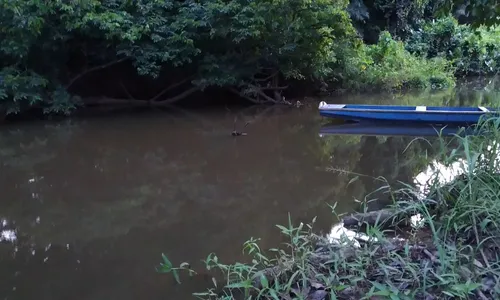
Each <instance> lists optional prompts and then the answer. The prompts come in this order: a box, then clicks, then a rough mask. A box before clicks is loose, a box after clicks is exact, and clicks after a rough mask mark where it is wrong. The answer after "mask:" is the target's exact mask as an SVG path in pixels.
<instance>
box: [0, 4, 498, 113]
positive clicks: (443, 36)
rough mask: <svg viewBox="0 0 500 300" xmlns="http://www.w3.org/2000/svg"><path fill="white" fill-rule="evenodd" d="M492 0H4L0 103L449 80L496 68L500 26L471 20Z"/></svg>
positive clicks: (60, 108)
mask: <svg viewBox="0 0 500 300" xmlns="http://www.w3.org/2000/svg"><path fill="white" fill-rule="evenodd" d="M495 3H496V1H481V3H479V4H478V3H475V2H472V1H471V2H470V3H469V2H468V1H465V2H464V1H459V0H456V1H450V0H405V1H391V0H365V1H361V0H352V1H351V2H349V1H347V0H339V1H333V0H320V1H309V0H289V1H284V0H279V1H270V0H255V1H243V0H226V1H221V0H209V1H195V0H186V1H174V0H172V1H116V0H105V1H95V0H92V1H50V2H43V1H42V2H41V1H34V0H28V1H19V0H15V1H6V0H2V1H0V22H1V25H2V26H0V38H1V41H2V44H1V46H0V104H1V106H0V110H1V112H2V114H11V113H18V112H21V111H24V110H26V109H30V108H37V109H42V110H43V111H44V112H46V113H69V112H71V111H72V110H73V109H75V108H76V107H78V105H81V104H83V105H90V104H115V103H126V104H147V105H169V104H172V103H175V102H176V101H179V100H182V99H184V98H185V97H187V96H190V95H193V94H194V93H197V92H203V91H206V90H207V89H213V88H215V89H216V90H224V91H231V92H233V93H234V94H236V95H238V96H241V97H243V98H246V99H247V100H249V101H253V102H257V103H263V102H273V103H276V102H284V101H285V102H286V100H285V99H286V97H285V93H286V92H287V91H288V90H289V89H288V88H289V87H291V86H297V84H298V82H301V81H303V82H307V83H309V84H314V86H316V87H318V90H322V91H328V90H331V89H334V88H335V89H336V88H340V89H367V88H370V89H380V88H384V89H394V88H413V87H433V88H436V87H437V88H439V87H446V86H451V85H453V82H454V77H453V75H455V74H456V75H461V74H491V73H496V72H497V71H498V63H499V53H500V51H499V47H500V46H499V45H500V37H499V34H500V33H499V29H498V28H497V27H493V28H490V27H484V26H483V25H481V24H486V25H487V26H490V25H492V24H494V21H496V14H495V12H498V7H497V6H494V5H495ZM469 12H472V13H470V14H469ZM452 16H455V17H456V18H457V19H458V20H459V21H460V22H461V25H459V24H458V23H457V21H456V20H455V19H454V17H452ZM435 18H438V20H437V21H433V20H434V19H435ZM481 26H482V27H481ZM476 29H477V30H476Z"/></svg>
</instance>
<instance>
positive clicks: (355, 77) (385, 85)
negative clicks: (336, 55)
mask: <svg viewBox="0 0 500 300" xmlns="http://www.w3.org/2000/svg"><path fill="white" fill-rule="evenodd" d="M345 54H346V56H345V57H344V59H343V60H342V61H343V64H342V66H341V67H340V69H339V70H338V71H339V74H341V75H342V80H343V87H344V88H347V89H355V90H374V89H381V90H392V89H408V88H445V87H451V86H454V85H455V81H454V78H453V70H452V69H451V68H450V64H449V63H448V62H447V61H446V60H445V59H443V58H440V57H438V58H433V59H425V58H422V57H417V56H415V55H412V54H411V53H410V52H408V51H407V50H406V49H405V46H404V44H403V43H402V42H400V41H395V40H394V39H393V38H392V36H391V35H390V34H389V32H387V31H384V32H382V34H381V35H380V38H379V41H378V43H377V44H375V45H368V46H367V45H362V46H361V47H360V48H359V50H358V51H357V52H354V53H345Z"/></svg>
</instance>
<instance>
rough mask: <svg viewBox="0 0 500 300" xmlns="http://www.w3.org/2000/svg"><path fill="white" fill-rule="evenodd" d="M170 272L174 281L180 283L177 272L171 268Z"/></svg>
mask: <svg viewBox="0 0 500 300" xmlns="http://www.w3.org/2000/svg"><path fill="white" fill-rule="evenodd" d="M172 274H173V275H174V278H175V281H177V283H178V284H181V280H180V278H179V273H178V272H177V270H176V269H172Z"/></svg>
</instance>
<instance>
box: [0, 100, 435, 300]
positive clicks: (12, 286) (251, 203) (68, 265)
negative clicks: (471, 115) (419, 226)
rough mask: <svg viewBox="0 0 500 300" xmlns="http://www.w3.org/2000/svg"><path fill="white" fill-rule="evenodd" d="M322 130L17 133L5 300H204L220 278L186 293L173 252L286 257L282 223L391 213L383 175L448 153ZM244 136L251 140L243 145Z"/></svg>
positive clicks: (252, 122)
mask: <svg viewBox="0 0 500 300" xmlns="http://www.w3.org/2000/svg"><path fill="white" fill-rule="evenodd" d="M433 97H435V98H433V99H441V100H442V97H444V96H440V97H441V98H440V97H438V96H433ZM398 99H399V98H393V99H392V100H391V101H399V100H398ZM408 99H409V98H408ZM345 100H346V101H347V100H348V99H345ZM350 100H352V101H360V100H359V98H350ZM365 100H366V101H372V100H371V99H365ZM339 101H343V100H339ZM366 101H365V102H366ZM373 101H388V100H387V98H386V97H380V96H379V98H377V99H374V100H373ZM401 101H403V100H401ZM419 101H421V100H419ZM433 101H434V100H433ZM435 101H437V100H435ZM235 120H236V121H235ZM322 122H323V120H322V119H321V118H319V117H318V115H317V111H316V110H315V107H313V108H311V109H307V108H302V109H295V108H294V109H288V108H272V109H269V108H252V109H242V110H230V111H226V110H224V109H223V110H214V111H204V112H193V111H190V112H186V111H180V112H163V113H147V114H141V115H127V114H123V115H117V116H108V117H106V118H94V119H87V120H85V121H82V120H77V119H75V120H70V121H64V122H52V123H32V124H23V125H11V126H10V127H5V128H3V129H2V130H1V131H0V189H1V190H2V200H1V201H0V220H2V226H1V227H0V231H1V232H5V233H2V235H1V237H2V241H0V278H2V285H0V298H1V299H32V298H37V299H66V298H71V299H109V298H113V299H114V298H121V299H138V298H148V299H163V298H165V297H167V298H172V299H190V298H191V293H192V292H193V291H200V290H203V289H204V288H205V286H207V285H210V283H211V282H210V277H208V279H207V278H206V276H204V275H203V274H202V275H201V276H197V277H196V278H192V279H184V280H183V285H181V286H177V285H176V284H175V282H174V280H173V279H172V278H171V277H164V276H160V275H158V274H156V273H155V272H154V267H155V266H156V265H157V264H158V262H159V258H160V254H161V253H162V252H164V253H166V254H168V256H169V257H170V258H171V259H172V260H173V261H175V262H182V261H189V262H191V263H192V266H193V267H194V268H196V269H197V270H200V268H202V265H201V263H200V262H199V261H200V259H202V258H204V257H206V256H207V255H208V254H209V253H211V252H215V253H217V255H218V256H219V257H220V258H221V259H222V260H224V261H227V262H234V261H236V260H241V259H244V257H243V256H242V253H241V245H242V244H243V242H244V241H246V240H247V239H249V238H250V237H252V236H253V237H258V238H261V247H262V248H264V249H266V248H272V247H276V246H277V244H278V243H279V242H281V241H282V240H281V238H282V237H281V236H280V233H279V230H278V229H277V228H275V224H286V223H287V222H288V213H290V215H291V217H292V222H294V223H298V222H304V223H305V222H309V221H310V220H311V219H312V218H313V217H315V216H317V217H318V218H317V223H316V224H317V226H318V231H320V232H323V233H325V234H328V233H331V232H335V231H336V229H335V228H334V230H332V224H336V223H337V221H338V220H337V219H336V218H335V217H333V216H332V215H331V212H330V210H329V209H328V207H327V206H326V203H330V204H332V203H334V202H337V203H338V204H337V209H338V212H339V213H341V212H347V211H352V210H354V209H358V208H359V201H364V200H368V199H366V197H370V198H371V199H372V198H378V199H379V201H378V202H373V205H375V206H376V205H378V206H382V205H383V204H384V201H385V200H386V199H384V198H383V195H376V194H369V193H370V192H371V191H373V190H374V189H376V188H377V187H378V186H380V184H381V182H380V180H379V179H378V178H379V176H383V177H384V178H385V179H386V180H387V181H388V182H390V183H394V182H397V181H402V182H411V181H412V180H413V178H415V175H416V174H418V173H420V172H422V171H424V170H425V169H426V168H427V166H428V160H429V159H432V158H433V155H434V153H435V152H436V151H435V150H436V148H437V146H438V145H436V144H433V143H432V142H428V141H414V142H413V143H411V146H408V144H410V142H411V141H412V140H413V139H414V138H413V137H410V136H385V137H382V136H368V135H328V136H325V137H323V138H320V137H318V131H319V130H320V128H321V126H322ZM247 123H248V124H249V125H247V126H245V124H247ZM234 128H236V129H237V130H240V131H245V132H246V133H247V134H248V135H247V136H241V137H233V136H231V132H232V131H233V130H234ZM340 171H342V172H340ZM356 176H357V179H356V180H353V179H354V178H355V177H356ZM367 195H369V196H367ZM371 199H369V200H371ZM3 220H5V221H6V222H7V223H5V225H3V224H4V223H3ZM273 228H274V229H273ZM13 233H14V235H12V234H13ZM6 237H7V238H8V239H7V238H6ZM13 237H14V238H13ZM205 275H206V274H205Z"/></svg>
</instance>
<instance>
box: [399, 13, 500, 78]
mask: <svg viewBox="0 0 500 300" xmlns="http://www.w3.org/2000/svg"><path fill="white" fill-rule="evenodd" d="M406 49H407V50H408V51H410V52H411V53H413V54H415V55H418V56H421V57H427V58H433V57H442V58H446V59H448V60H449V61H451V62H452V63H453V65H454V66H455V69H456V74H457V75H486V74H495V73H498V72H499V71H500V27H499V26H492V27H486V26H480V27H478V28H477V29H474V28H472V27H471V26H470V25H468V24H464V25H460V24H458V22H457V20H455V19H454V18H453V17H446V18H442V19H438V20H434V21H430V22H424V23H423V24H422V25H421V27H420V28H419V29H417V30H414V31H413V33H412V35H411V36H410V38H409V39H408V41H407V44H406Z"/></svg>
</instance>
